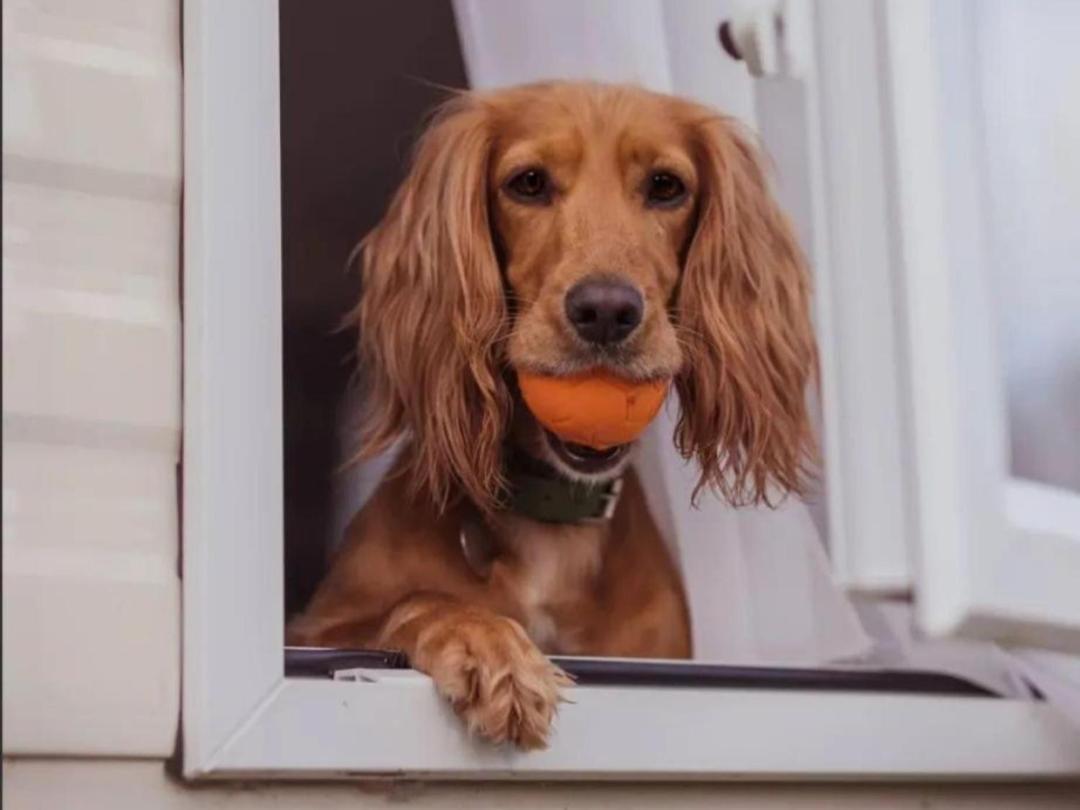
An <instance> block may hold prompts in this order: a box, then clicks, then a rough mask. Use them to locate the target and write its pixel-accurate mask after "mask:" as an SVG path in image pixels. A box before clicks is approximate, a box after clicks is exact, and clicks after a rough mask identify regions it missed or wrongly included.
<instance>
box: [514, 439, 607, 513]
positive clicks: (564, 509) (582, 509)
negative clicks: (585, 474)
mask: <svg viewBox="0 0 1080 810" xmlns="http://www.w3.org/2000/svg"><path fill="white" fill-rule="evenodd" d="M506 481H507V487H506V491H505V495H504V497H503V507H504V508H505V509H508V510H510V511H512V512H517V513H518V514H519V515H523V516H524V517H527V518H531V519H532V520H538V521H540V522H542V523H582V522H606V521H608V520H611V516H612V515H614V514H615V507H616V505H617V504H618V502H619V493H620V492H621V491H622V478H616V479H614V480H612V481H607V482H605V483H603V484H584V483H581V482H580V481H569V480H567V479H566V478H564V477H563V476H561V475H559V474H558V473H557V472H555V470H554V469H552V468H551V467H549V466H548V465H547V464H544V463H543V462H541V461H537V460H536V459H533V458H529V457H527V456H521V455H520V454H514V455H512V456H511V457H510V458H509V459H508V460H507V463H506Z"/></svg>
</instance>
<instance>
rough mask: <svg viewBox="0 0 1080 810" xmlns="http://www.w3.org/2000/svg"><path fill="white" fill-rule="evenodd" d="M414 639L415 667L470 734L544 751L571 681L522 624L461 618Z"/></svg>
mask: <svg viewBox="0 0 1080 810" xmlns="http://www.w3.org/2000/svg"><path fill="white" fill-rule="evenodd" d="M426 635H428V638H426V639H424V638H421V639H418V641H419V642H420V644H419V645H418V647H419V649H420V650H423V655H422V656H421V659H422V660H420V661H418V662H416V663H417V665H418V666H419V667H420V668H421V669H423V670H424V671H426V672H427V673H428V674H429V675H430V676H431V677H432V679H433V680H434V681H435V686H436V688H437V689H438V690H439V692H440V694H442V695H443V696H444V697H446V698H447V699H448V700H449V701H450V703H451V704H452V705H453V707H454V709H455V711H457V713H458V714H459V715H460V716H461V718H462V719H463V720H464V721H465V723H466V724H467V725H468V727H469V730H470V731H471V732H473V733H475V734H477V735H479V736H480V737H483V738H485V739H487V740H490V741H491V742H494V743H511V744H513V745H516V746H518V747H519V748H521V749H523V750H533V749H537V748H545V747H546V746H547V741H548V735H549V733H550V731H551V725H552V722H553V721H554V719H555V712H556V709H557V707H558V704H559V703H560V702H561V701H562V700H563V698H562V691H561V690H562V688H563V687H565V686H569V685H570V683H571V680H570V677H569V676H568V675H567V674H566V673H565V672H563V671H562V670H561V669H559V668H558V667H557V666H555V665H554V664H552V663H551V661H549V660H548V659H547V657H546V656H544V654H543V653H541V652H540V650H539V649H537V647H536V645H535V644H533V642H532V641H531V640H530V639H529V637H528V636H527V635H526V634H525V631H524V630H523V629H522V627H521V625H520V624H518V623H517V622H515V621H514V620H513V619H508V618H505V617H502V616H494V615H492V616H487V615H479V614H472V615H462V616H457V617H454V620H453V621H448V622H445V623H442V626H441V627H438V628H436V627H432V628H430V629H429V631H428V633H426Z"/></svg>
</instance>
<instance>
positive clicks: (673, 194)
mask: <svg viewBox="0 0 1080 810" xmlns="http://www.w3.org/2000/svg"><path fill="white" fill-rule="evenodd" d="M685 196H686V186H685V185H683V181H682V180H680V179H679V178H678V177H676V176H675V175H673V174H671V173H670V172H653V173H652V174H651V175H650V176H649V179H648V182H647V183H646V184H645V199H646V200H647V201H648V203H649V205H660V206H668V205H676V204H678V203H680V202H682V199H683V197H685Z"/></svg>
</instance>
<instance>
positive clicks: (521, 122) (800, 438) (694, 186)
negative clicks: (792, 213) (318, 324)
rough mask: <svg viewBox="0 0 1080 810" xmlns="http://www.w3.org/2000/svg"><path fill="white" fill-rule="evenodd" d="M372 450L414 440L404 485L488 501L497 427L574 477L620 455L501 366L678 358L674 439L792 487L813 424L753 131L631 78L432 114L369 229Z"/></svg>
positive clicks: (367, 362)
mask: <svg viewBox="0 0 1080 810" xmlns="http://www.w3.org/2000/svg"><path fill="white" fill-rule="evenodd" d="M362 267H363V295H362V298H361V301H360V304H359V305H358V307H357V310H356V315H357V317H358V319H359V321H360V324H361V329H362V333H363V336H362V339H361V342H360V352H361V359H362V364H363V368H364V372H365V376H366V380H365V381H366V384H367V386H368V398H369V404H370V409H369V412H368V414H367V422H366V428H365V433H364V437H363V442H364V447H365V450H366V452H368V453H374V452H379V451H381V450H382V449H384V448H386V447H387V446H388V445H389V444H390V443H392V442H393V441H395V440H396V439H397V438H398V437H400V436H403V435H407V436H409V437H410V438H411V441H412V445H413V447H412V451H411V453H410V455H409V460H408V462H407V463H408V464H409V469H408V470H407V472H408V473H409V474H410V475H411V477H412V479H413V481H414V482H415V483H416V485H417V486H418V487H419V488H421V489H423V490H424V491H425V492H426V493H427V494H429V495H430V496H431V497H433V498H434V499H435V501H436V502H437V503H445V502H446V501H447V500H448V499H449V498H450V497H451V496H452V494H453V493H454V492H455V491H463V492H464V493H465V494H466V495H467V496H468V497H469V498H470V499H472V500H473V501H474V502H476V503H477V504H479V505H480V506H481V507H482V508H487V507H490V506H491V504H492V503H493V498H494V496H495V494H496V493H497V492H498V490H499V484H500V480H501V478H500V476H501V468H502V460H503V444H504V442H505V440H506V439H507V437H508V436H510V435H513V436H514V438H515V440H516V441H517V442H518V443H519V444H521V445H523V446H524V447H525V449H526V450H528V451H529V452H532V453H534V454H538V455H540V456H541V457H543V458H545V459H547V460H548V461H549V462H550V463H552V464H553V465H554V466H555V467H556V468H557V469H559V470H560V471H562V472H563V473H564V474H565V475H568V476H570V477H584V478H589V479H591V480H597V479H598V478H603V477H605V476H611V475H615V474H617V473H618V472H619V471H620V470H621V468H622V466H623V465H624V464H625V460H626V452H627V448H625V447H623V448H614V450H612V451H608V452H607V453H605V454H597V453H592V452H589V451H586V450H585V449H583V448H577V447H574V446H568V445H566V444H564V443H562V442H560V441H559V440H558V439H556V438H555V437H553V436H551V435H549V434H547V433H545V432H544V431H543V430H542V429H540V427H539V426H538V425H537V424H536V422H535V420H533V419H531V418H530V417H529V415H528V413H527V411H526V410H525V409H524V407H523V406H520V405H515V403H516V402H518V400H517V397H516V396H515V394H514V390H513V386H514V382H513V374H512V371H513V370H514V369H528V370H531V371H538V372H547V373H557V374H565V373H571V372H575V371H581V370H585V369H590V368H595V367H598V366H603V367H607V368H608V369H610V370H612V371H614V372H616V373H618V374H621V375H623V376H628V377H632V378H638V379H649V378H657V377H674V379H675V383H676V388H677V390H678V396H679V403H680V407H681V415H680V418H679V422H678V427H677V430H676V436H675V441H676V446H677V447H678V449H679V450H680V452H681V453H682V454H683V455H684V456H685V457H687V458H693V459H696V460H697V462H698V463H699V465H700V467H701V479H700V484H699V488H700V487H702V486H708V485H711V486H713V487H714V488H716V489H717V490H718V491H720V492H721V493H722V494H723V495H725V496H726V497H727V498H728V499H729V500H731V501H732V502H736V503H746V502H755V501H759V500H763V499H765V498H766V497H767V493H768V492H769V490H770V489H771V488H774V487H775V488H779V489H780V490H782V491H789V490H798V489H799V488H800V485H801V482H802V476H803V472H804V462H805V461H806V459H807V457H808V455H809V453H810V452H811V451H812V434H811V430H810V426H809V422H808V418H807V411H806V406H805V400H804V393H805V388H806V385H807V383H808V381H809V380H810V378H811V377H812V375H813V372H814V364H815V349H814V342H813V336H812V332H811V327H810V321H809V306H808V283H807V276H806V272H805V268H804V265H803V261H802V258H801V256H800V252H799V249H798V247H797V245H796V243H795V241H794V238H793V236H792V233H791V231H790V228H789V226H788V224H787V222H786V221H785V219H784V216H783V215H782V214H781V212H780V211H779V209H778V208H777V206H776V204H775V202H774V201H773V200H772V198H771V197H770V196H769V193H768V189H767V184H766V179H765V176H764V174H763V172H762V170H761V168H760V165H759V162H758V158H757V156H756V154H755V151H754V149H753V147H752V146H751V145H750V143H749V142H748V140H747V139H746V137H745V136H744V135H742V134H741V133H740V131H739V128H738V127H737V126H736V125H735V124H734V123H733V122H732V121H731V120H729V119H726V118H724V117H722V116H719V115H716V114H715V113H712V112H710V111H709V110H706V109H704V108H702V107H699V106H697V105H694V104H691V103H689V102H686V101H683V100H680V99H676V98H671V97H668V96H662V95H658V94H655V93H650V92H646V91H644V90H640V89H635V88H628V87H614V86H605V85H597V84H569V83H567V84H562V83H559V84H543V85H532V86H526V87H520V88H514V89H510V90H502V91H497V92H491V93H483V94H463V95H460V96H458V97H455V98H454V99H452V100H451V101H450V102H449V103H447V104H446V105H444V106H443V107H442V108H441V109H440V110H439V111H438V113H437V114H436V116H435V117H434V119H433V120H432V122H431V124H430V125H429V127H428V129H427V131H426V132H425V134H424V135H423V137H422V138H421V140H420V142H419V144H418V146H417V149H416V154H415V157H414V161H413V164H412V168H411V171H410V173H409V175H408V177H407V179H406V180H405V182H404V183H403V184H402V186H401V188H400V189H399V190H398V192H397V194H396V195H395V197H394V200H393V202H392V203H391V205H390V208H389V210H388V212H387V214H386V216H385V218H384V219H383V220H382V222H381V223H380V224H379V225H378V226H377V227H376V228H375V229H374V230H373V231H372V232H371V233H370V234H369V235H368V236H367V237H366V238H365V240H364V241H363V243H362Z"/></svg>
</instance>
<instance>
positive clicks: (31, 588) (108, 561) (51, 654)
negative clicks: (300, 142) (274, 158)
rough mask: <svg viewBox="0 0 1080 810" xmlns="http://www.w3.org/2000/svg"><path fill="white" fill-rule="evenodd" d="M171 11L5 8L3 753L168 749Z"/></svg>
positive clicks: (79, 1) (175, 368)
mask: <svg viewBox="0 0 1080 810" xmlns="http://www.w3.org/2000/svg"><path fill="white" fill-rule="evenodd" d="M179 22H180V15H179V7H178V3H177V2H176V1H175V0H153V2H149V1H148V0H139V2H130V1H129V0H127V1H125V0H93V2H88V1H87V0H68V2H55V1H54V2H48V1H47V0H39V1H38V2H25V1H24V2H17V1H16V0H11V1H10V2H5V3H4V5H3V26H4V34H3V82H4V110H3V112H4V130H3V133H4V134H3V161H4V179H3V196H4V210H3V216H4V232H3V263H4V271H3V285H4V288H3V292H4V304H3V319H4V320H3V323H4V327H3V330H4V331H3V336H4V337H3V353H4V371H3V385H4V401H3V414H4V421H3V441H4V462H3V464H4V468H3V521H4V546H3V549H4V552H3V553H4V557H3V565H4V568H3V572H4V573H3V601H4V604H3V607H4V626H3V633H4V648H3V657H4V725H3V733H4V750H5V753H46V754H62V753H72V754H109V755H122V754H129V755H146V756H152V755H159V756H160V755H166V754H168V753H169V752H171V750H172V748H173V745H174V740H175V729H176V722H177V715H178V712H179V708H178V696H179V652H180V647H179V583H178V579H177V559H176V557H177V548H178V544H177V537H178V528H177V474H176V463H177V460H178V457H179V440H180V341H179V336H180V312H179V266H180V264H179V238H180V177H181V164H180V135H181V126H180V123H181V122H180V35H179Z"/></svg>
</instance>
